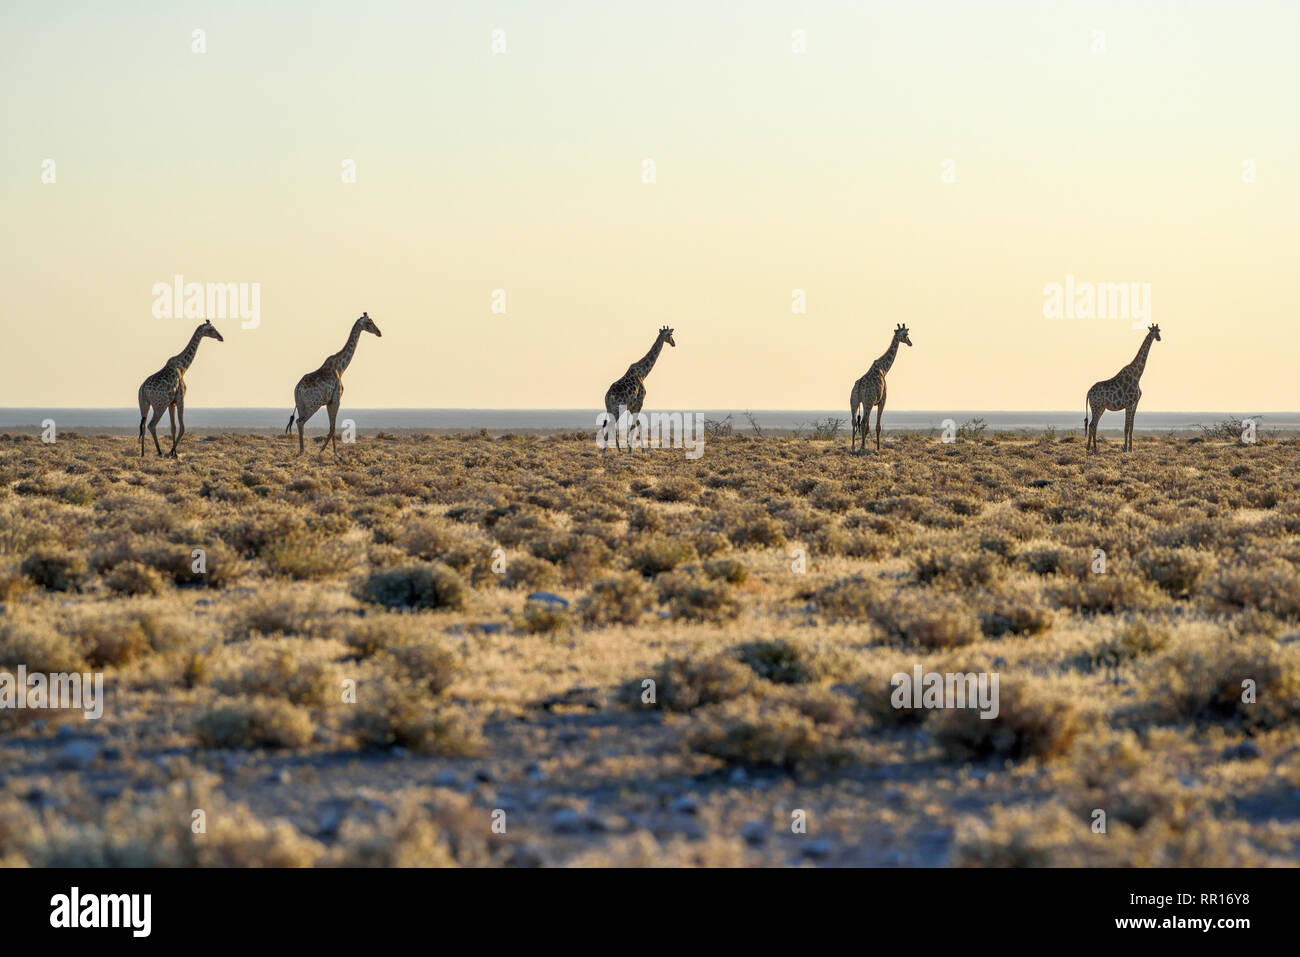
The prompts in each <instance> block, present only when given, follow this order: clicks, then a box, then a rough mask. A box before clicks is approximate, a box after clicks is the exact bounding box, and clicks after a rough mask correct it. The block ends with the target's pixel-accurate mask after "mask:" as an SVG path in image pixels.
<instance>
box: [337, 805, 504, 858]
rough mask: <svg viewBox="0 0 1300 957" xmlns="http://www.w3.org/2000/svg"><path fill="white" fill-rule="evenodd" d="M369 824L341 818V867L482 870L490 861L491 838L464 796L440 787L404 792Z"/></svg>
mask: <svg viewBox="0 0 1300 957" xmlns="http://www.w3.org/2000/svg"><path fill="white" fill-rule="evenodd" d="M389 803H393V804H396V807H395V808H393V809H391V810H385V811H384V812H383V813H382V814H381V815H380V816H379V819H378V820H377V821H375V822H374V823H362V822H360V821H355V820H351V819H349V820H346V821H344V822H343V825H342V827H341V828H340V829H339V852H338V863H339V864H340V865H342V866H343V867H462V866H463V867H482V866H484V865H487V864H490V863H492V859H493V850H494V848H493V846H492V843H491V842H492V839H493V836H492V834H491V831H490V829H489V828H486V827H484V826H483V823H482V811H480V810H479V809H478V808H475V807H474V806H473V803H472V802H471V801H470V799H469V798H467V797H465V796H464V795H461V794H456V793H454V792H451V791H446V790H442V789H438V790H432V789H417V788H407V789H404V790H402V791H400V792H398V793H397V794H396V795H394V796H393V797H392V798H391V799H390V801H389Z"/></svg>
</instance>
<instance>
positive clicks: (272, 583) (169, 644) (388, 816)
mask: <svg viewBox="0 0 1300 957" xmlns="http://www.w3.org/2000/svg"><path fill="white" fill-rule="evenodd" d="M133 444H134V439H133V438H120V437H82V436H76V435H73V436H68V435H65V436H62V437H61V438H60V440H59V442H58V443H57V444H54V445H44V444H42V443H41V442H40V441H39V440H38V439H37V438H35V437H30V436H0V602H3V613H2V614H0V670H4V671H9V672H14V671H16V669H17V667H18V666H19V665H23V666H25V667H26V668H27V669H28V670H29V671H33V672H35V671H40V672H61V671H74V670H76V671H102V672H103V673H104V674H105V686H106V692H107V700H106V702H105V712H104V717H103V718H102V719H101V720H99V721H84V720H82V717H81V714H80V712H71V713H70V712H66V711H63V712H60V711H50V710H43V711H39V712H27V711H23V712H19V711H16V710H12V709H5V710H3V711H0V759H3V761H4V763H5V774H4V776H3V783H0V863H8V864H32V865H47V864H77V863H91V864H126V863H141V862H143V863H149V864H176V865H189V864H231V865H239V866H243V865H254V864H263V865H349V864H361V865H403V864H413V865H420V864H438V865H441V864H508V865H516V866H528V865H539V864H541V865H553V864H581V865H593V866H595V865H630V864H636V865H643V864H651V865H653V864H665V865H723V866H728V865H738V864H784V863H796V862H801V861H813V862H829V863H862V864H922V865H930V864H965V865H1005V864H1066V863H1101V864H1137V865H1159V864H1221V863H1246V864H1273V863H1294V862H1295V860H1296V849H1297V848H1298V847H1300V814H1297V813H1296V811H1295V808H1296V807H1297V806H1300V801H1298V800H1297V798H1298V797H1300V761H1298V760H1297V759H1296V756H1297V754H1300V641H1298V640H1297V639H1300V471H1298V470H1297V464H1298V462H1300V442H1296V441H1294V440H1286V441H1261V442H1260V443H1258V444H1256V445H1253V446H1245V445H1241V444H1231V443H1228V442H1217V441H1208V440H1205V439H1202V438H1200V437H1197V438H1194V439H1186V438H1173V437H1166V438H1153V437H1146V436H1140V437H1139V438H1138V440H1137V451H1136V452H1135V453H1134V454H1132V455H1130V456H1121V455H1120V454H1119V452H1118V448H1117V444H1116V443H1108V444H1106V445H1103V448H1102V452H1101V454H1099V455H1096V456H1087V455H1085V454H1084V451H1083V443H1082V441H1081V440H1079V439H1078V438H1077V437H1073V436H1067V437H1065V438H1057V437H1038V438H1025V437H1019V438H1016V437H1006V436H995V437H990V438H985V437H979V438H977V439H975V440H963V441H959V442H958V443H956V444H943V443H941V442H938V441H935V440H932V439H926V438H923V437H920V436H894V437H890V438H889V439H888V440H887V443H886V448H885V450H884V452H883V453H881V454H875V453H871V454H867V455H849V454H848V453H847V450H846V447H845V444H844V443H843V442H838V443H837V442H833V441H822V440H808V439H798V438H763V439H759V438H753V437H746V436H730V437H727V438H720V439H716V440H714V441H712V442H710V443H709V445H708V446H707V449H706V452H705V454H704V456H703V457H702V458H699V459H696V460H692V459H688V458H686V457H685V455H683V454H682V453H681V452H680V451H669V450H660V451H653V452H643V453H638V454H632V455H629V454H617V453H615V452H613V451H610V452H607V453H604V454H602V453H601V452H600V451H598V450H597V449H596V448H595V445H594V442H593V440H592V438H591V437H590V436H586V435H581V436H578V435H567V436H547V437H527V438H523V437H518V436H505V437H501V438H495V439H494V438H490V437H486V436H477V435H476V436H436V437H435V436H424V435H412V436H404V437H393V436H387V437H385V438H384V439H382V440H380V439H376V438H367V437H362V438H361V439H359V440H358V442H357V444H355V445H348V446H342V447H341V451H342V453H343V454H342V456H341V457H340V459H339V460H338V461H335V460H333V459H331V458H329V457H328V453H327V457H326V458H325V459H323V460H322V459H318V458H316V457H315V454H314V449H309V451H308V454H307V455H306V456H304V457H303V458H301V459H299V458H297V457H296V456H295V455H294V454H293V452H294V445H293V444H291V443H290V442H289V441H288V440H282V439H272V438H269V437H264V436H235V435H207V436H204V435H198V436H195V437H194V441H193V444H192V445H191V446H190V447H189V448H188V450H187V451H186V453H185V454H184V456H183V457H182V459H181V460H179V461H171V460H159V459H156V458H152V457H150V458H145V459H143V460H142V459H139V458H137V457H136V456H134V455H132V451H131V450H132V446H133ZM1099 558H1100V559H1101V564H1100V565H1099V564H1098V560H1099ZM917 665H920V666H921V667H922V669H923V670H924V671H926V672H954V671H956V672H992V673H996V674H997V675H998V676H999V679H1000V699H1001V700H1000V712H999V714H998V716H997V717H996V718H993V719H983V718H981V717H980V716H979V714H978V712H976V711H974V710H949V711H942V710H926V709H913V708H911V707H910V706H909V707H904V708H901V709H900V708H896V707H894V705H893V703H892V702H891V692H892V686H891V684H890V678H891V676H892V675H893V674H895V673H897V672H905V673H908V674H911V673H912V670H913V668H914V667H915V666H917ZM196 809H201V810H203V811H204V814H205V818H206V821H207V830H206V833H195V832H194V831H193V830H192V829H191V820H192V815H193V812H194V811H195V810H196ZM796 811H801V812H803V814H804V815H805V816H806V819H807V821H808V827H807V833H798V832H795V831H792V829H791V821H792V815H794V813H795V812H796ZM1098 811H1101V812H1104V815H1105V820H1106V829H1105V832H1104V833H1099V832H1098V830H1097V829H1096V828H1095V824H1094V822H1095V821H1096V819H1097V812H1098Z"/></svg>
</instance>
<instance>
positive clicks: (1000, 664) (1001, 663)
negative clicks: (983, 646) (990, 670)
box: [993, 658, 1007, 668]
mask: <svg viewBox="0 0 1300 957" xmlns="http://www.w3.org/2000/svg"><path fill="white" fill-rule="evenodd" d="M1006 666H1007V659H1005V658H994V659H993V667H994V668H1005V667H1006Z"/></svg>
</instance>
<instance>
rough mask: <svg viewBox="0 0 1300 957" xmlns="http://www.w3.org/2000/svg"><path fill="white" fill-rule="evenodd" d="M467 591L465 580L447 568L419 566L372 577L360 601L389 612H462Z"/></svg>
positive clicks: (374, 574) (367, 581) (406, 567)
mask: <svg viewBox="0 0 1300 957" xmlns="http://www.w3.org/2000/svg"><path fill="white" fill-rule="evenodd" d="M466 590H467V589H466V586H465V581H464V579H462V578H461V577H460V575H458V574H456V572H454V571H453V570H452V569H450V568H448V567H447V566H446V565H430V564H417V565H404V566H403V567H401V568H394V569H392V570H390V571H381V572H373V573H371V575H370V577H368V578H367V579H366V580H365V581H364V582H363V583H362V585H361V588H360V590H359V593H358V596H357V597H359V598H360V599H361V600H362V601H368V602H371V603H373V604H376V605H383V606H384V607H386V608H433V609H441V608H450V609H456V610H460V609H462V608H464V607H465V593H466Z"/></svg>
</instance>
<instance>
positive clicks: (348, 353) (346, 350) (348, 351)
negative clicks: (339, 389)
mask: <svg viewBox="0 0 1300 957" xmlns="http://www.w3.org/2000/svg"><path fill="white" fill-rule="evenodd" d="M360 338H361V323H360V322H357V323H355V324H353V326H352V333H351V335H349V336H348V341H347V342H346V343H344V345H343V348H342V349H340V350H339V351H338V352H336V353H334V355H332V356H330V357H329V358H328V359H326V360H325V364H326V365H328V366H329V367H330V368H331V369H333V370H334V371H335V372H337V373H338V374H339V375H342V374H343V371H344V370H345V369H347V367H348V364H349V363H351V362H352V355H353V353H355V352H356V351H357V340H358V339H360Z"/></svg>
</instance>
